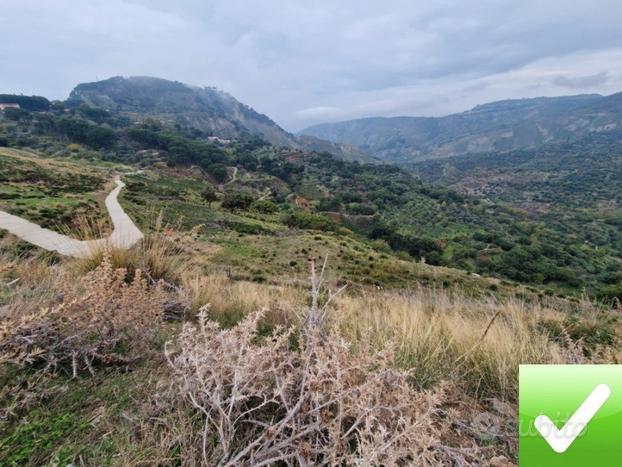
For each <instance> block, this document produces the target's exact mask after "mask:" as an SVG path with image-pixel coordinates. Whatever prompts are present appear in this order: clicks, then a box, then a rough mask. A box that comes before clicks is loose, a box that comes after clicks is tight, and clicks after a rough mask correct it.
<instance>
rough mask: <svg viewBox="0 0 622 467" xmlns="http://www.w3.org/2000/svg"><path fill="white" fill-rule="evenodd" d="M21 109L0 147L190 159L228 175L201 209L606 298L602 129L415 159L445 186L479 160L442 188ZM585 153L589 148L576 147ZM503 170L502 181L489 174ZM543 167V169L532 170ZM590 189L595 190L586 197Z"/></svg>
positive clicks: (73, 110)
mask: <svg viewBox="0 0 622 467" xmlns="http://www.w3.org/2000/svg"><path fill="white" fill-rule="evenodd" d="M173 88H174V89H177V88H179V86H173ZM180 92H181V88H180ZM22 112H23V113H24V115H23V116H22V117H20V118H19V119H18V120H17V121H10V120H7V119H6V118H5V120H2V122H1V123H0V138H4V139H5V140H6V144H8V145H9V146H16V147H31V148H34V149H38V150H41V151H43V152H45V153H48V154H59V153H60V154H64V155H67V156H70V157H73V158H77V157H80V158H87V159H89V160H93V161H94V160H99V161H101V160H105V161H114V162H117V163H126V164H137V165H140V166H141V167H143V168H154V167H161V166H160V165H159V164H161V163H165V164H167V166H169V167H170V168H172V169H182V170H185V169H188V168H190V167H198V168H199V169H200V170H201V171H202V173H203V174H204V175H205V178H206V179H207V180H208V181H209V183H210V184H212V185H214V186H215V187H216V188H217V189H218V190H217V191H222V190H221V187H220V185H225V184H226V185H227V190H226V191H227V192H228V194H222V195H216V194H215V195H214V196H212V197H211V198H210V199H211V201H210V200H207V199H205V201H206V202H207V203H208V205H211V203H213V202H214V201H219V200H221V199H222V201H223V203H222V207H225V208H226V209H232V210H238V211H240V212H242V211H244V212H255V213H258V214H264V215H269V214H270V213H267V212H261V210H262V208H260V209H252V208H251V206H249V205H248V202H247V201H248V199H247V200H246V201H244V202H242V203H239V202H238V201H241V200H242V198H245V197H246V195H245V194H244V193H250V194H251V196H252V201H251V203H252V202H253V201H254V200H261V201H269V202H272V203H274V204H275V205H276V206H277V207H278V209H279V210H282V211H284V214H283V216H282V217H281V219H280V223H281V224H282V225H285V226H288V227H295V228H298V229H300V228H302V229H313V230H324V231H337V230H339V229H340V228H342V227H345V228H347V229H349V230H351V231H353V232H355V233H356V234H358V235H363V236H366V237H368V238H372V239H379V240H383V241H385V242H386V243H387V244H389V245H390V246H391V247H392V248H393V249H395V250H399V251H404V252H406V253H408V254H410V255H411V256H412V257H413V258H414V259H416V260H420V259H423V258H425V260H426V262H428V263H430V264H434V265H441V266H449V267H456V268H460V269H464V270H467V271H470V272H474V273H478V274H485V275H493V276H498V277H502V278H506V279H510V280H514V281H519V282H525V283H530V284H534V285H537V286H539V287H542V288H546V289H547V290H548V291H549V292H550V293H561V294H572V293H579V292H580V289H581V288H587V290H588V292H589V293H591V294H593V295H598V296H602V297H609V296H611V294H610V293H608V292H607V291H606V290H605V288H610V285H611V284H609V283H607V275H608V274H610V272H611V271H615V270H616V269H619V267H620V264H621V261H622V260H621V259H620V255H621V253H620V252H621V251H622V237H620V229H619V224H620V213H619V212H618V211H619V208H617V207H615V206H618V204H619V201H620V200H618V199H617V191H616V190H617V187H616V183H615V180H617V178H616V177H615V170H617V169H616V167H617V165H616V158H615V156H614V154H616V153H615V147H614V146H612V144H613V143H612V141H614V140H615V138H614V136H615V135H614V136H612V135H613V133H607V134H606V135H605V134H603V135H593V136H591V137H590V138H588V139H585V140H581V141H576V142H574V143H569V144H567V145H558V146H555V147H545V148H543V149H541V150H539V151H537V152H533V153H530V152H529V151H525V152H523V153H520V152H519V153H511V154H509V155H499V157H496V155H495V156H494V157H488V159H486V161H488V162H486V163H484V162H482V161H484V156H481V157H480V156H472V158H469V157H466V158H464V159H460V160H454V159H451V160H449V161H448V162H432V163H429V165H422V166H418V170H420V171H421V173H422V174H423V175H424V177H425V178H427V179H432V178H434V177H436V178H437V179H438V176H437V175H434V174H438V173H443V174H445V175H444V176H443V177H444V178H443V181H444V183H452V180H451V177H452V175H451V174H452V173H454V174H455V173H460V174H464V173H469V174H472V173H473V170H471V169H472V168H473V167H475V166H482V164H483V166H484V167H487V165H486V164H489V165H488V166H489V167H490V169H487V171H485V172H482V173H481V174H480V178H479V179H478V180H480V181H481V180H483V181H484V183H485V189H479V188H478V189H471V188H469V187H468V186H466V185H465V186H456V187H455V188H456V189H452V188H447V187H445V186H440V185H437V184H430V183H428V182H422V181H420V180H419V179H417V178H416V177H413V176H412V175H411V174H410V173H408V172H406V171H404V170H402V169H399V168H397V167H395V166H388V165H366V164H359V163H352V162H345V161H343V160H339V159H337V158H335V157H332V156H330V155H328V154H317V153H305V152H302V151H298V150H290V149H282V148H276V147H272V146H269V145H267V144H266V143H265V142H262V141H261V140H259V139H257V138H254V137H251V136H250V135H249V136H247V137H244V138H241V139H240V140H237V141H234V142H230V143H228V144H220V143H218V142H214V141H209V140H208V136H209V135H208V134H205V133H202V132H201V131H199V130H197V129H196V128H194V127H192V126H185V125H183V124H181V123H176V124H175V125H173V126H171V125H169V124H165V123H163V122H161V121H160V120H158V119H156V118H152V117H149V118H142V119H140V120H139V121H138V122H133V121H132V120H131V118H130V116H129V115H128V114H125V113H123V112H119V111H117V110H103V109H101V108H97V107H93V106H91V105H87V104H85V103H84V102H82V101H80V102H77V101H76V102H74V101H69V102H68V103H65V104H62V103H54V104H53V105H51V106H50V107H49V109H47V110H46V111H30V110H23V111H22ZM148 115H151V114H148ZM72 141H73V142H75V143H80V144H81V146H79V147H77V148H75V147H74V148H72V149H69V148H68V146H67V143H68V142H72ZM73 146H75V144H74V145H73ZM586 151H587V152H588V154H589V156H588V157H583V154H584V153H585V152H586ZM443 164H445V165H443ZM517 164H518V165H517ZM450 166H451V167H453V168H452V169H448V170H445V169H443V170H441V168H443V167H450ZM232 167H237V168H238V169H239V176H238V177H237V178H238V179H237V180H234V179H233V177H232V176H231V173H232V172H231V170H232V169H231V168H232ZM516 167H519V168H520V170H515V168H516ZM563 167H573V168H572V169H563ZM508 168H510V170H511V171H512V173H513V174H514V175H513V180H514V182H512V183H510V184H506V183H505V182H503V180H500V181H499V182H495V181H494V180H495V177H496V176H499V174H501V172H503V171H504V170H505V171H507V170H508ZM158 170H159V169H158ZM537 170H540V172H537ZM490 171H494V174H493V176H492V177H491V176H490V175H491V173H490ZM500 171H501V172H500ZM503 173H506V172H503ZM543 173H547V174H552V175H551V176H550V177H547V178H546V179H544V178H542V174H543ZM431 174H432V175H431ZM187 175H188V173H187V172H183V174H180V175H179V176H180V177H187ZM470 177H473V178H477V177H475V176H472V175H470ZM521 177H522V178H521ZM464 180H465V183H467V182H468V181H469V180H470V178H469V177H466V178H464ZM517 180H523V182H524V183H523V182H520V183H518V182H516V181H517ZM469 183H470V182H469ZM474 183H475V182H474ZM477 183H479V182H477ZM477 183H476V184H477ZM516 183H518V185H517V184H516ZM521 183H523V184H521ZM591 187H597V188H595V189H596V190H597V191H595V192H594V193H598V196H593V192H592V191H593V190H592V188H591ZM464 188H466V189H464ZM167 190H168V188H166V187H161V196H160V197H159V198H160V199H159V201H164V199H162V198H163V197H167V199H168V201H170V203H168V204H172V202H173V200H178V201H180V200H181V199H182V198H183V199H184V203H187V204H184V205H183V206H182V205H180V204H179V203H178V204H177V209H179V211H180V212H179V213H178V214H180V215H183V216H188V217H189V218H190V217H196V216H195V215H194V214H193V213H192V212H188V211H190V210H191V207H190V204H191V203H195V204H196V201H197V198H196V197H195V196H194V195H193V196H189V192H191V191H193V189H187V188H183V187H182V188H180V189H178V191H176V192H170V193H169V192H168V191H167ZM133 191H139V190H133ZM618 191H619V190H618ZM519 192H520V193H523V194H520V193H519ZM482 195H483V196H482ZM139 196H140V195H137V196H135V197H134V199H137V198H138V197H139ZM197 196H200V194H199V195H197ZM590 197H592V198H593V199H594V201H591V202H590V201H589V199H590ZM235 199H237V200H238V201H235ZM297 199H299V200H303V201H302V202H303V204H305V206H303V208H304V211H305V212H297V211H296V210H294V211H288V207H290V206H291V205H293V204H296V203H297V202H294V201H295V200H297ZM555 200H558V201H559V202H556V201H555ZM230 201H234V202H233V204H232V205H230ZM590 203H591V204H590ZM234 205H235V206H234ZM227 206H230V207H229V208H227ZM258 206H261V205H258ZM49 209H51V208H49ZM268 209H271V210H272V211H273V212H274V213H276V210H275V209H273V208H272V207H270V208H268ZM182 211H183V212H182ZM51 212H53V214H54V215H56V214H58V213H57V212H56V211H54V210H52V211H51ZM43 214H44V217H45V212H44V213H43ZM36 220H40V219H39V218H37V219H36ZM273 220H274V219H273ZM199 223H200V222H199ZM242 224H243V223H240V222H238V221H236V222H235V223H230V225H235V226H241V225H242ZM240 229H241V233H249V232H257V231H258V228H257V227H253V228H249V227H248V226H246V227H240Z"/></svg>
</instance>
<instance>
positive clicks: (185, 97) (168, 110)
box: [66, 76, 372, 161]
mask: <svg viewBox="0 0 622 467" xmlns="http://www.w3.org/2000/svg"><path fill="white" fill-rule="evenodd" d="M66 104H67V105H68V106H70V107H78V106H80V105H88V106H90V107H95V108H100V109H105V110H108V111H115V112H118V113H122V114H124V115H126V116H128V117H130V118H131V119H132V120H133V121H142V120H144V119H145V118H154V119H157V120H160V121H162V122H163V123H165V124H168V125H181V126H183V127H189V128H193V129H194V130H197V131H199V132H200V133H202V134H203V135H205V136H216V137H219V138H221V139H251V138H260V139H262V140H265V141H267V142H269V143H270V144H273V145H275V146H283V147H288V148H292V149H305V150H308V151H321V152H329V153H331V154H333V155H335V156H337V157H342V158H344V159H346V160H359V161H370V160H372V159H371V158H369V157H367V156H365V155H364V154H363V153H362V152H361V151H360V150H358V149H356V148H354V147H348V146H347V145H345V144H336V143H333V142H329V141H323V140H321V139H318V138H308V137H305V138H297V137H296V136H294V135H292V134H291V133H288V132H287V131H285V130H284V129H282V128H281V127H280V126H279V125H277V124H276V123H275V122H274V121H272V120H271V119H270V118H269V117H267V116H266V115H264V114H261V113H259V112H256V111H255V110H254V109H252V108H251V107H249V106H247V105H245V104H243V103H241V102H239V101H238V100H237V99H235V98H234V97H233V96H231V95H229V94H227V93H225V92H223V91H220V90H218V89H216V88H213V87H204V88H201V87H197V86H190V85H187V84H184V83H180V82H178V81H168V80H165V79H161V78H153V77H148V76H134V77H129V78H124V77H121V76H116V77H113V78H109V79H106V80H103V81H97V82H94V83H83V84H79V85H77V86H76V87H75V88H74V89H73V91H72V92H71V94H70V95H69V99H67V101H66Z"/></svg>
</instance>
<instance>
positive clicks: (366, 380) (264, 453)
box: [166, 274, 467, 466]
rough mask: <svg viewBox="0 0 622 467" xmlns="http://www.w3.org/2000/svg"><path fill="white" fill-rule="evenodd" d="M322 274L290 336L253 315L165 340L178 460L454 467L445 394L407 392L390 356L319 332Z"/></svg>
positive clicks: (203, 320) (201, 323)
mask: <svg viewBox="0 0 622 467" xmlns="http://www.w3.org/2000/svg"><path fill="white" fill-rule="evenodd" d="M322 278H323V274H321V275H320V277H319V278H317V277H315V275H314V278H313V290H312V298H313V300H312V306H311V307H310V309H309V310H308V311H307V313H306V316H305V317H303V318H304V319H303V320H302V321H303V323H304V324H303V325H302V328H301V329H298V330H293V329H290V330H284V329H277V330H275V331H274V332H273V333H272V334H271V335H269V336H267V337H265V336H264V337H263V338H262V336H259V335H258V331H257V325H258V322H259V320H260V319H261V312H258V313H254V314H251V315H250V316H248V317H247V318H246V319H244V320H243V321H242V322H241V323H239V324H238V325H237V326H235V327H233V328H231V329H221V328H220V327H219V325H218V324H217V323H215V322H212V321H209V320H208V318H207V313H208V309H207V307H204V308H202V310H201V311H200V313H199V319H198V323H197V324H186V325H185V326H184V328H183V330H182V332H181V334H180V335H179V337H178V338H177V340H176V342H173V343H169V344H167V352H166V353H167V358H168V361H169V363H170V365H171V368H172V370H173V379H172V380H173V383H172V387H171V389H170V392H169V397H170V398H171V399H172V400H175V401H177V402H179V400H180V396H181V398H182V399H181V400H182V401H184V402H185V404H181V405H180V406H179V409H178V413H177V419H176V421H175V424H176V426H177V427H179V426H185V427H196V428H195V429H194V430H193V429H189V430H186V431H185V432H184V433H183V435H181V436H179V439H178V440H177V441H176V442H177V443H179V445H181V457H182V459H181V460H182V463H183V464H184V465H198V464H201V465H219V466H241V465H242V466H250V465H252V466H262V465H274V464H284V465H300V466H309V465H387V466H390V465H405V464H408V465H410V464H414V465H451V463H452V462H453V461H454V460H455V459H457V458H458V457H459V458H460V459H461V460H462V461H463V462H464V461H466V460H467V459H466V458H465V457H464V456H462V455H459V456H458V457H456V453H455V452H452V450H451V449H448V448H447V447H445V446H443V445H442V443H441V442H440V437H441V436H442V435H443V433H444V432H445V431H446V430H447V429H448V427H449V422H444V421H442V420H441V419H439V418H438V417H437V415H438V413H439V409H438V406H439V404H440V403H441V399H442V397H443V396H442V391H437V392H436V393H431V392H423V391H419V392H417V391H414V390H413V389H412V387H411V385H409V384H408V383H407V376H408V374H407V373H406V372H403V371H399V370H395V369H394V368H395V365H394V355H393V352H391V351H390V350H385V351H382V352H373V351H372V350H371V349H370V348H365V347H364V346H361V347H362V348H359V349H357V351H356V352H354V351H353V350H352V349H351V346H350V345H349V344H348V343H347V342H346V341H344V340H343V339H342V338H341V337H339V335H338V334H337V333H335V332H331V331H330V330H327V329H326V328H325V327H324V319H325V317H326V311H327V304H326V305H325V306H323V307H320V305H319V304H318V297H319V295H320V293H321V292H320V290H321V283H322Z"/></svg>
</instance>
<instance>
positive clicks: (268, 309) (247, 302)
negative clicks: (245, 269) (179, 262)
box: [182, 273, 306, 326]
mask: <svg viewBox="0 0 622 467" xmlns="http://www.w3.org/2000/svg"><path fill="white" fill-rule="evenodd" d="M182 288H183V289H184V290H185V291H187V292H188V294H189V296H190V302H191V309H192V310H194V311H195V312H196V311H198V310H199V309H200V308H201V307H203V306H205V305H209V308H208V311H207V313H208V316H209V318H210V319H212V320H214V321H217V322H219V323H220V324H222V325H224V326H230V325H233V324H235V323H237V322H238V321H240V320H242V319H243V318H244V317H245V316H247V315H248V314H250V313H253V312H256V311H257V310H263V312H264V317H263V319H262V322H264V323H267V324H271V325H278V324H282V325H287V324H289V323H290V322H291V321H292V319H293V318H294V313H293V312H294V311H295V310H299V309H301V308H302V307H304V305H305V300H306V296H305V293H304V291H302V290H299V289H296V288H293V287H287V286H277V285H265V284H257V283H254V282H246V281H233V280H231V279H230V278H229V277H228V276H227V275H226V274H224V273H216V274H211V275H209V276H202V275H200V274H197V273H190V274H186V275H184V277H183V280H182Z"/></svg>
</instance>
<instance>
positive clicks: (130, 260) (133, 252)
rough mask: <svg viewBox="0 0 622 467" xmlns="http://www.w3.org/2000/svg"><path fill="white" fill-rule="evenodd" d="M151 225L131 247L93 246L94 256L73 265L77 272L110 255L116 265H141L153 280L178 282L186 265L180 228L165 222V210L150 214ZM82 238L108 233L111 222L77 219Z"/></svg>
mask: <svg viewBox="0 0 622 467" xmlns="http://www.w3.org/2000/svg"><path fill="white" fill-rule="evenodd" d="M150 218H151V219H153V220H152V222H151V226H150V227H149V230H148V232H147V233H145V237H144V238H143V239H142V240H141V241H140V242H139V243H138V244H137V245H135V246H134V247H132V248H129V249H122V248H112V247H110V246H105V245H104V246H101V247H100V246H93V249H92V251H91V252H90V253H91V254H90V257H89V258H85V259H80V260H76V261H74V262H73V264H72V265H71V266H70V269H71V270H72V272H74V273H75V274H77V275H83V274H86V273H87V272H89V271H92V270H94V269H96V268H97V267H98V266H99V265H100V264H101V263H102V260H103V258H104V257H107V258H109V260H110V262H111V263H112V265H113V267H114V268H123V269H126V270H127V271H128V273H129V274H133V273H134V271H135V270H136V269H140V270H141V271H143V272H144V273H146V274H148V275H149V277H151V278H152V279H153V280H155V281H157V280H160V279H163V280H165V281H167V282H170V283H178V282H179V281H180V279H181V271H182V269H183V266H184V259H183V255H182V253H183V247H182V246H181V244H182V240H183V239H182V238H181V237H182V236H183V234H180V233H178V231H177V229H175V228H173V227H172V226H170V225H168V224H165V223H164V222H163V220H162V214H161V213H160V214H158V215H157V216H153V215H152V216H150ZM76 225H77V228H78V230H79V232H80V238H81V239H82V240H95V239H98V238H103V237H105V236H106V235H107V230H106V229H107V226H106V224H104V223H101V222H99V221H93V220H91V219H89V218H86V217H81V218H80V219H78V221H77V222H76Z"/></svg>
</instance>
